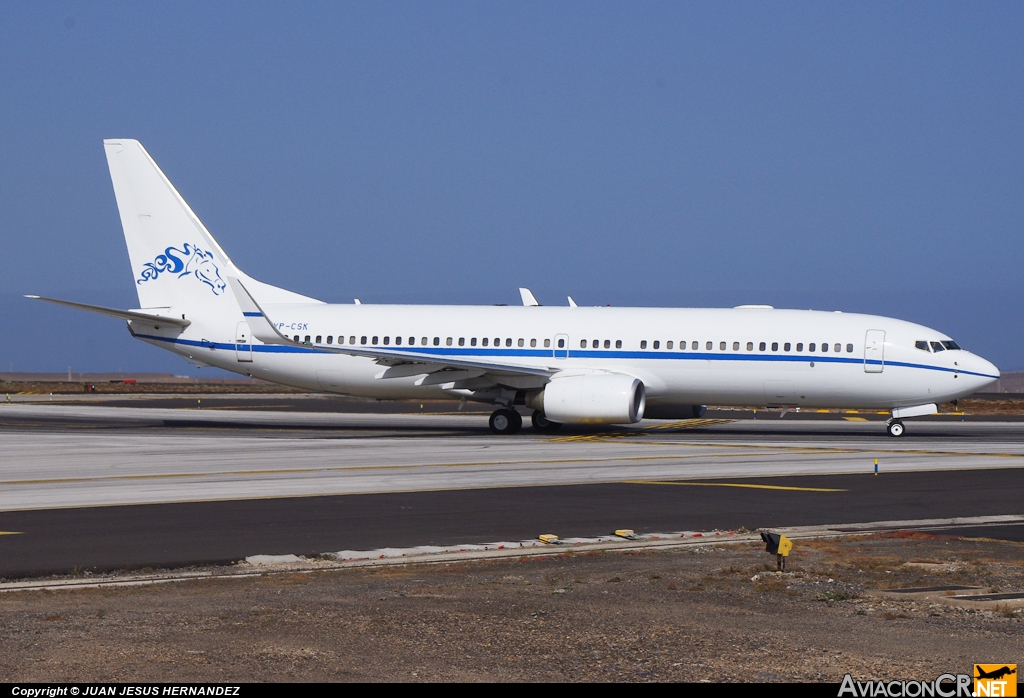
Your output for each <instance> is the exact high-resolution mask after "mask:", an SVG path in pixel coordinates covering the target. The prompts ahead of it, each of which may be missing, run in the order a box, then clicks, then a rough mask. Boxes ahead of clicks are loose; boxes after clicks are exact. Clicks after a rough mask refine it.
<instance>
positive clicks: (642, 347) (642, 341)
mask: <svg viewBox="0 0 1024 698" xmlns="http://www.w3.org/2000/svg"><path fill="white" fill-rule="evenodd" d="M640 348H641V349H646V348H647V340H646V339H641V340H640Z"/></svg>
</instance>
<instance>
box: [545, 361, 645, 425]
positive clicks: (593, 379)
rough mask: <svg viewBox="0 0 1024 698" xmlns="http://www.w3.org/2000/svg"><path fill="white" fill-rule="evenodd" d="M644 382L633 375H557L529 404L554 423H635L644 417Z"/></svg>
mask: <svg viewBox="0 0 1024 698" xmlns="http://www.w3.org/2000/svg"><path fill="white" fill-rule="evenodd" d="M646 402H647V401H646V397H645V391H644V384H643V382H641V381H640V380H639V379H637V378H634V377H633V376H623V375H620V374H617V373H588V374H585V375H577V376H566V377H565V378H555V379H554V380H552V381H551V382H550V383H548V384H547V385H546V386H544V389H543V390H542V391H540V392H539V393H537V394H535V395H531V396H530V397H529V398H528V399H527V402H526V404H527V405H528V406H529V407H532V408H534V409H535V410H540V411H542V412H543V413H544V416H545V417H546V418H547V419H549V420H550V421H552V422H561V423H563V424H633V423H635V422H639V421H640V420H641V419H643V418H644V406H645V405H646Z"/></svg>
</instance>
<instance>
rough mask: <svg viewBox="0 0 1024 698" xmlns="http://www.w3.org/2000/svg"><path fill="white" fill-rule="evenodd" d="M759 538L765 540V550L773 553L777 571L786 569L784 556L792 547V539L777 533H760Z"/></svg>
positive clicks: (785, 556) (787, 554) (786, 555)
mask: <svg viewBox="0 0 1024 698" xmlns="http://www.w3.org/2000/svg"><path fill="white" fill-rule="evenodd" d="M761 540H763V541H764V542H765V548H764V549H765V552H767V553H772V554H773V555H775V564H776V569H778V571H779V572H785V571H786V558H787V557H789V551H790V550H792V549H793V541H791V540H790V539H789V538H786V537H785V536H783V535H781V534H778V533H768V532H767V531H763V532H762V533H761Z"/></svg>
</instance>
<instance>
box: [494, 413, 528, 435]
mask: <svg viewBox="0 0 1024 698" xmlns="http://www.w3.org/2000/svg"><path fill="white" fill-rule="evenodd" d="M488 426H490V428H491V431H492V432H494V433H495V434H515V433H516V432H517V431H519V430H520V429H522V428H523V418H522V416H521V415H520V414H519V413H518V412H516V411H515V410H511V409H508V408H506V407H502V408H501V409H500V410H495V411H494V413H493V414H492V415H491V419H490V420H489V421H488Z"/></svg>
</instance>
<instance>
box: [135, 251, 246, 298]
mask: <svg viewBox="0 0 1024 698" xmlns="http://www.w3.org/2000/svg"><path fill="white" fill-rule="evenodd" d="M181 247H182V249H178V248H177V247H168V248H167V249H166V250H164V253H163V254H159V255H157V256H156V259H154V260H153V261H152V262H146V264H145V265H144V266H143V268H142V274H141V275H140V276H139V279H138V280H137V281H136V282H135V283H137V284H141V283H145V282H146V281H150V280H151V279H155V278H157V277H158V276H160V274H162V273H164V272H167V273H169V274H177V275H178V278H179V279H180V278H182V277H185V276H190V275H193V276H195V277H196V278H197V279H199V280H200V281H202V282H203V283H204V284H206V285H207V286H209V287H210V289H211V290H212V291H213V295H215V296H219V295H220V294H222V293H224V290H225V289H226V288H227V284H225V283H224V279H222V278H220V270H219V269H218V268H217V265H216V264H214V263H213V253H212V252H207V251H205V250H201V249H199V248H198V247H196V246H195V245H190V244H188V243H187V242H186V243H185V244H183V245H182V246H181Z"/></svg>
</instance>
